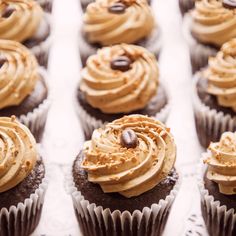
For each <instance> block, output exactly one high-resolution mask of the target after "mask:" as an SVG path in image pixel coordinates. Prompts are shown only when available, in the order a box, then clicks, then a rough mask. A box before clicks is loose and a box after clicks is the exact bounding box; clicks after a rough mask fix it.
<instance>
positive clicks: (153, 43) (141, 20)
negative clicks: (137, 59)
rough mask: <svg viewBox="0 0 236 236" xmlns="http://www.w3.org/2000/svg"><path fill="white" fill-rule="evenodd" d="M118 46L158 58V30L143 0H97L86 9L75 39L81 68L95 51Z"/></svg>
mask: <svg viewBox="0 0 236 236" xmlns="http://www.w3.org/2000/svg"><path fill="white" fill-rule="evenodd" d="M140 16H142V17H140ZM120 43H128V44H136V45H139V46H142V47H145V48H147V49H148V50H149V51H150V52H152V53H153V54H155V56H156V57H158V56H159V53H160V49H161V34H160V29H159V27H157V25H156V24H155V19H154V16H153V14H152V11H151V8H150V6H149V5H148V3H147V1H146V0H135V1H129V0H122V1H120V2H117V1H116V0H110V1H107V0H101V1H96V2H93V3H91V4H89V5H88V7H87V9H86V12H85V14H84V18H83V24H82V30H81V32H80V35H79V50H80V57H81V61H82V65H83V66H85V64H86V60H87V58H88V57H89V56H91V55H93V54H95V53H96V51H97V49H99V48H101V47H103V46H111V45H115V44H120Z"/></svg>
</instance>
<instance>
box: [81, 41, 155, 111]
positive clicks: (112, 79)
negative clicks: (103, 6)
mask: <svg viewBox="0 0 236 236" xmlns="http://www.w3.org/2000/svg"><path fill="white" fill-rule="evenodd" d="M122 55H127V56H128V57H129V58H131V60H132V64H131V68H130V69H129V70H128V71H125V72H122V71H120V70H113V69H111V66H110V64H111V61H112V60H114V59H116V58H118V57H119V56H122ZM158 77H159V70H158V67H157V61H156V59H155V56H154V55H153V54H151V53H150V52H148V51H147V50H146V49H145V48H142V47H139V46H135V45H127V44H121V45H115V46H112V47H105V48H103V49H101V50H98V52H97V54H96V55H93V56H91V57H89V59H88V60H87V65H86V67H85V68H84V69H83V70H82V81H81V85H80V89H81V90H82V91H83V92H84V93H85V96H86V100H87V102H88V103H89V104H90V105H91V106H93V107H95V108H99V109H100V110H101V111H102V112H104V113H113V114H114V113H128V112H131V111H135V110H138V109H141V108H144V107H145V106H146V105H147V103H148V102H149V101H150V100H151V98H152V97H153V96H154V95H155V94H156V92H157V86H158Z"/></svg>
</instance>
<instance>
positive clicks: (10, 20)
mask: <svg viewBox="0 0 236 236" xmlns="http://www.w3.org/2000/svg"><path fill="white" fill-rule="evenodd" d="M8 8H10V9H14V11H13V12H12V14H11V15H10V16H8V17H4V12H5V11H6V9H8ZM0 14H1V18H0V38H1V39H9V40H14V41H17V42H23V41H24V40H26V39H29V38H30V37H32V36H34V34H35V33H36V31H37V29H38V27H39V25H40V22H41V20H42V17H43V10H42V9H41V7H40V6H39V4H38V3H37V2H35V1H33V0H2V1H0Z"/></svg>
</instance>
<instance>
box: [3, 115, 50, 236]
mask: <svg viewBox="0 0 236 236" xmlns="http://www.w3.org/2000/svg"><path fill="white" fill-rule="evenodd" d="M0 146H1V149H0V154H1V163H0V235H1V236H9V235H11V236H28V235H30V234H31V233H32V232H33V231H34V229H35V228H36V226H37V225H38V223H39V220H40V216H41V212H42V207H43V201H44V195H45V192H46V189H47V178H45V167H44V163H43V160H42V158H41V157H40V156H39V153H38V151H37V149H36V142H35V139H34V137H33V136H32V134H31V133H30V131H29V130H28V128H27V127H26V126H24V125H22V124H21V123H19V122H18V121H16V119H15V118H14V117H12V118H7V117H0Z"/></svg>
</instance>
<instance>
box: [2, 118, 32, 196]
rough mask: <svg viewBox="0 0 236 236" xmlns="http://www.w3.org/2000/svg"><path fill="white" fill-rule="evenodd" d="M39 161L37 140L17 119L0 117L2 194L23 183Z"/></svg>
mask: <svg viewBox="0 0 236 236" xmlns="http://www.w3.org/2000/svg"><path fill="white" fill-rule="evenodd" d="M36 160H37V152H36V143H35V139H34V137H33V136H32V134H31V133H30V131H29V130H28V128H27V127H26V126H24V125H22V124H21V123H19V122H18V121H16V120H15V117H12V118H7V117H0V193H2V192H5V191H7V190H9V189H11V188H13V187H15V186H16V185H17V184H19V183H20V182H21V181H23V180H24V179H25V178H26V177H27V176H28V175H29V173H30V172H31V170H32V169H33V168H34V166H35V163H36Z"/></svg>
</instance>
